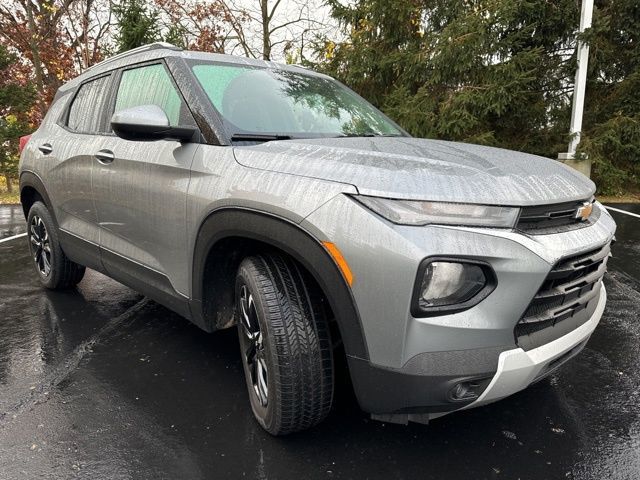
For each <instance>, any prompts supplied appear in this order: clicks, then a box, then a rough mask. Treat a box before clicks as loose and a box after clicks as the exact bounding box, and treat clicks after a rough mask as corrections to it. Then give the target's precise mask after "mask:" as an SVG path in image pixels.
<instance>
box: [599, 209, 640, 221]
mask: <svg viewBox="0 0 640 480" xmlns="http://www.w3.org/2000/svg"><path fill="white" fill-rule="evenodd" d="M604 208H606V209H607V210H613V211H614V212H618V213H626V214H627V215H631V216H632V217H636V218H640V215H638V214H637V213H632V212H627V211H626V210H621V209H619V208H613V207H607V206H605V207H604Z"/></svg>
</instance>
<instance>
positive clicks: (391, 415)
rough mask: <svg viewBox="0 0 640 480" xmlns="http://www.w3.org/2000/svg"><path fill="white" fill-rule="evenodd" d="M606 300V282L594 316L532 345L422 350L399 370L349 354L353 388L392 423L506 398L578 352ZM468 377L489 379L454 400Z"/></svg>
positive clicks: (375, 414)
mask: <svg viewBox="0 0 640 480" xmlns="http://www.w3.org/2000/svg"><path fill="white" fill-rule="evenodd" d="M605 304H606V291H605V288H604V285H603V286H602V288H601V289H600V294H599V298H598V303H597V306H596V309H595V311H594V313H593V314H592V315H591V317H590V318H589V320H587V321H586V322H585V323H584V324H582V325H581V326H580V327H578V328H576V329H575V330H573V331H571V332H569V333H568V334H566V335H564V336H562V337H560V338H558V339H557V340H554V341H552V342H550V343H547V344H545V345H542V346H540V347H538V348H534V349H531V350H528V351H524V350H523V349H521V348H510V349H504V348H493V349H476V350H463V351H459V352H437V353H434V354H428V359H425V358H426V357H425V356H423V358H422V361H421V362H420V363H421V365H420V366H417V365H409V366H405V367H404V368H402V369H397V370H391V369H385V368H380V367H376V366H373V365H371V364H370V363H368V362H365V361H362V360H359V359H356V358H349V367H350V370H351V376H352V378H353V386H354V391H355V393H356V396H357V397H358V401H359V403H360V406H361V408H362V409H363V410H365V411H367V412H370V413H372V414H373V417H374V418H376V419H379V420H383V421H388V422H393V423H407V422H408V421H414V422H419V423H426V422H428V420H430V419H432V418H436V417H440V416H442V415H444V414H446V413H450V412H453V411H455V410H464V409H467V408H474V407H479V406H482V405H485V404H488V403H491V402H495V401H498V400H501V399H503V398H505V397H508V396H509V395H513V394H514V393H517V392H519V391H521V390H524V389H525V388H527V387H528V386H529V385H531V384H532V383H534V382H537V381H538V380H541V379H542V378H544V377H546V376H547V375H550V374H551V373H552V372H553V371H555V370H556V369H557V368H559V367H560V366H561V365H562V364H564V363H565V362H566V361H568V360H569V359H571V358H573V357H574V356H575V355H577V354H578V353H579V352H580V351H581V350H582V349H583V348H584V346H585V345H586V343H587V341H588V340H589V337H590V336H591V334H592V333H593V331H594V330H595V328H596V326H597V325H598V323H599V322H600V318H601V317H602V313H603V311H604V308H605ZM425 371H426V372H429V373H428V374H425V373H424V372H425ZM419 372H421V373H419ZM469 381H475V382H478V383H482V382H484V383H483V385H484V386H483V388H484V390H483V392H482V394H481V395H480V396H479V397H478V398H477V399H476V400H475V401H473V400H469V401H453V400H452V399H451V392H452V390H453V389H454V388H455V386H456V385H457V384H458V383H461V382H469Z"/></svg>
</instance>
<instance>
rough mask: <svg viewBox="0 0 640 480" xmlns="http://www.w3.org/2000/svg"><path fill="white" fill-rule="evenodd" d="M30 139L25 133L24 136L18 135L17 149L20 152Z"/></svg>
mask: <svg viewBox="0 0 640 480" xmlns="http://www.w3.org/2000/svg"><path fill="white" fill-rule="evenodd" d="M29 139H31V135H25V136H24V137H20V147H18V151H19V152H20V153H22V150H24V147H26V146H27V142H28V141H29Z"/></svg>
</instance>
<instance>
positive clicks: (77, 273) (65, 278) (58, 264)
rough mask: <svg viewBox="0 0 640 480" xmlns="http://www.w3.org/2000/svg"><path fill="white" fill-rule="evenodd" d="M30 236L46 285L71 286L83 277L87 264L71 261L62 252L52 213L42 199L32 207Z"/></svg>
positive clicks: (37, 270)
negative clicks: (84, 265)
mask: <svg viewBox="0 0 640 480" xmlns="http://www.w3.org/2000/svg"><path fill="white" fill-rule="evenodd" d="M27 236H28V237H29V248H30V250H31V258H32V259H33V264H34V266H35V268H36V272H37V273H38V276H39V277H40V281H41V282H42V284H43V285H44V286H45V287H47V288H50V289H53V290H57V289H64V288H70V287H73V286H75V285H77V284H78V282H80V280H82V277H83V276H84V272H85V267H83V266H82V265H78V264H77V263H74V262H72V261H71V260H69V259H68V258H67V256H66V255H65V254H64V252H63V251H62V248H61V247H60V241H59V239H58V232H57V230H56V228H55V224H54V223H53V219H52V217H51V214H50V213H49V210H47V207H46V206H45V205H44V203H42V202H35V203H34V204H33V205H32V206H31V209H29V215H28V217H27Z"/></svg>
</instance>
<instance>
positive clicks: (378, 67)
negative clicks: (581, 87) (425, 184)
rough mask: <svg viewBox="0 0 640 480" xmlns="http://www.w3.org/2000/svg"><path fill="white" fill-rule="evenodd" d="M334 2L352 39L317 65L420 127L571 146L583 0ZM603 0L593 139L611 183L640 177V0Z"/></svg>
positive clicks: (452, 135) (589, 144)
mask: <svg viewBox="0 0 640 480" xmlns="http://www.w3.org/2000/svg"><path fill="white" fill-rule="evenodd" d="M328 3H329V4H330V6H331V8H332V14H333V16H334V17H335V18H336V19H337V20H338V21H339V22H340V24H341V25H342V27H343V31H344V32H345V33H346V34H347V35H346V41H344V42H341V43H338V44H336V43H334V42H331V41H328V40H327V41H325V42H323V43H322V44H320V45H319V46H318V53H319V54H320V58H321V61H320V63H319V64H318V65H316V67H318V68H320V69H323V70H325V71H326V72H327V73H329V74H331V75H334V76H336V77H338V78H339V79H340V80H342V81H344V82H345V83H347V84H348V85H350V86H351V87H352V88H354V89H355V90H356V91H357V92H358V93H360V94H361V95H363V96H364V97H366V98H367V99H368V100H370V101H372V102H373V103H374V104H375V105H377V106H379V107H380V108H382V109H383V110H384V111H385V112H386V113H387V114H389V115H390V116H391V117H392V118H394V119H395V120H396V121H398V123H399V124H400V125H402V126H403V127H404V128H406V129H407V130H408V131H409V132H410V133H411V134H413V135H415V136H419V137H431V138H444V139H451V140H461V141H468V142H473V143H481V144H489V145H496V146H502V147H506V148H512V149H516V150H522V151H527V152H531V153H536V154H540V155H545V156H548V157H551V158H556V156H557V154H558V152H561V151H566V145H567V143H568V140H569V138H568V130H569V116H570V112H571V93H572V91H573V82H574V74H575V66H576V64H575V51H574V50H575V46H576V42H577V38H576V36H577V29H578V22H579V11H578V4H577V3H576V2H575V1H574V0H555V1H554V2H549V1H548V0H513V1H501V0H429V1H427V0H356V1H354V2H352V3H350V4H348V5H343V4H342V3H341V2H340V0H328ZM596 5H597V6H598V7H599V8H596V11H595V13H594V19H595V20H594V29H592V31H591V32H590V33H588V34H587V35H586V37H587V38H588V39H589V41H590V43H591V45H592V47H591V51H592V55H591V58H592V60H591V63H590V74H589V77H590V83H589V85H588V90H587V101H586V114H585V129H584V131H583V138H584V142H583V143H582V144H581V148H582V149H583V150H584V151H585V152H587V153H588V154H589V155H590V156H591V158H593V159H594V160H595V162H596V168H595V173H596V175H597V176H598V178H597V180H599V181H600V183H601V185H602V186H603V187H604V189H605V190H610V189H611V186H612V185H614V184H616V182H617V184H618V185H622V184H623V183H624V182H628V181H629V180H633V178H636V177H633V175H634V172H636V174H637V172H638V170H637V168H638V167H639V166H640V161H639V160H638V157H639V152H638V151H639V150H640V141H639V140H640V139H639V138H638V137H639V136H640V129H639V128H638V125H639V124H638V111H639V110H638V103H639V102H640V100H638V96H637V94H634V93H633V92H638V91H640V88H639V86H640V84H639V82H640V73H638V61H639V60H638V59H639V58H640V54H639V53H638V48H639V43H640V38H638V30H639V29H640V16H639V12H638V11H639V9H640V4H638V2H637V0H599V1H598V0H596ZM632 165H635V167H633V166H632ZM634 169H635V170H634ZM636 181H637V180H636ZM636 185H637V183H636Z"/></svg>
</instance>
